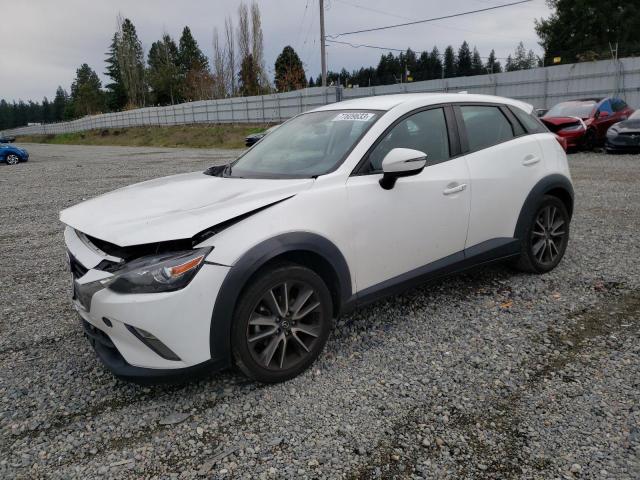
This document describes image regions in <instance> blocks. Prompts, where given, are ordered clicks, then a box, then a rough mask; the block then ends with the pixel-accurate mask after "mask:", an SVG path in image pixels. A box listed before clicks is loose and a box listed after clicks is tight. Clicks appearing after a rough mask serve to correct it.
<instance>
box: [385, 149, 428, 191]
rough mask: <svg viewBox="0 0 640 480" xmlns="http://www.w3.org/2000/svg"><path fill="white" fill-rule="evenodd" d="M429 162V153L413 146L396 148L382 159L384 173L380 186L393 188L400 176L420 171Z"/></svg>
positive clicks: (386, 188)
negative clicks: (412, 147)
mask: <svg viewBox="0 0 640 480" xmlns="http://www.w3.org/2000/svg"><path fill="white" fill-rule="evenodd" d="M426 164H427V154H426V153H424V152H421V151H420V150H412V149H411V148H394V149H393V150H391V151H390V152H389V153H387V155H386V156H385V157H384V159H383V160H382V171H383V172H384V174H383V175H382V178H381V179H380V186H381V187H382V188H384V189H385V190H391V189H392V188H393V187H394V185H395V184H396V180H397V179H398V178H400V177H408V176H411V175H416V174H418V173H420V172H421V171H422V170H423V169H424V167H425V165H426Z"/></svg>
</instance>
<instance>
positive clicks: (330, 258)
mask: <svg viewBox="0 0 640 480" xmlns="http://www.w3.org/2000/svg"><path fill="white" fill-rule="evenodd" d="M281 261H290V262H295V263H298V264H301V265H303V266H306V267H308V268H310V269H312V270H313V271H315V272H316V273H317V274H318V275H320V277H321V278H322V279H323V280H324V281H325V283H326V284H327V287H328V288H329V291H330V292H331V297H332V301H333V309H334V314H335V315H336V316H337V315H338V314H339V313H340V311H341V309H342V306H343V305H344V304H345V303H346V302H347V300H349V298H350V297H351V295H352V288H351V273H350V271H349V267H348V264H347V261H346V259H345V258H344V255H342V252H341V251H340V249H338V247H337V246H336V245H335V244H334V243H333V242H331V241H330V240H328V239H327V238H325V237H323V236H321V235H317V234H314V233H309V232H291V233H286V234H282V235H278V236H276V237H273V238H270V239H268V240H265V241H264V242H261V243H259V244H258V245H256V246H254V247H252V248H251V249H250V250H248V251H247V252H246V253H245V254H244V255H243V256H242V257H240V259H239V260H238V261H237V262H236V263H235V264H234V265H233V267H231V269H230V270H229V273H228V274H227V276H226V277H225V279H224V281H223V282H222V286H221V287H220V291H219V292H218V295H217V297H216V301H215V304H214V307H213V313H212V316H211V327H210V334H209V335H210V341H209V348H210V351H211V358H215V359H216V360H222V359H225V360H226V361H227V362H228V365H229V366H230V365H231V361H232V359H231V323H232V320H233V312H234V310H235V307H236V304H237V302H238V299H239V297H240V295H241V294H242V292H243V289H244V287H245V286H246V285H247V282H249V281H250V280H251V279H252V278H253V277H254V276H255V275H256V274H258V273H259V272H260V271H262V270H264V269H265V268H268V267H269V266H270V265H273V264H275V263H278V262H281Z"/></svg>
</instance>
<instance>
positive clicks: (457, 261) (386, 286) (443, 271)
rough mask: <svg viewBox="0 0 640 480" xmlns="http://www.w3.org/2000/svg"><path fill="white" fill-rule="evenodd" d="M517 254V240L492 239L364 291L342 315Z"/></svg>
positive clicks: (352, 298) (518, 242)
mask: <svg viewBox="0 0 640 480" xmlns="http://www.w3.org/2000/svg"><path fill="white" fill-rule="evenodd" d="M519 254H520V240H518V239H516V238H493V239H491V240H487V241H485V242H482V243H479V244H478V245H474V246H473V247H470V248H467V249H465V250H463V251H461V252H457V253H454V254H452V255H449V256H447V257H444V258H441V259H440V260H436V261H435V262H432V263H429V264H427V265H424V266H422V267H418V268H416V269H414V270H411V271H409V272H406V273H403V274H402V275H398V276H397V277H394V278H391V279H389V280H385V281H384V282H381V283H379V284H377V285H373V286H371V287H368V288H365V289H364V290H362V291H360V292H358V293H356V294H355V295H354V296H352V297H351V299H349V301H348V302H347V303H346V305H345V306H344V309H343V311H349V310H351V309H353V308H356V307H359V306H361V305H364V304H367V303H371V302H374V301H376V300H379V299H381V298H384V297H388V296H391V295H396V294H398V293H400V292H403V291H405V290H407V289H409V288H412V287H416V286H418V285H421V284H423V283H426V282H429V281H431V280H435V279H438V278H441V277H444V276H446V275H451V274H454V273H458V272H461V271H463V270H467V269H469V268H472V267H477V266H479V265H483V264H486V263H490V262H495V261H499V260H505V259H508V258H512V257H516V256H518V255H519Z"/></svg>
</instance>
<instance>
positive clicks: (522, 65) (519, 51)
mask: <svg viewBox="0 0 640 480" xmlns="http://www.w3.org/2000/svg"><path fill="white" fill-rule="evenodd" d="M528 66H529V64H528V62H527V51H526V50H525V48H524V44H523V43H522V42H520V43H518V46H517V47H516V51H515V54H514V55H513V69H514V70H526V69H527V68H528Z"/></svg>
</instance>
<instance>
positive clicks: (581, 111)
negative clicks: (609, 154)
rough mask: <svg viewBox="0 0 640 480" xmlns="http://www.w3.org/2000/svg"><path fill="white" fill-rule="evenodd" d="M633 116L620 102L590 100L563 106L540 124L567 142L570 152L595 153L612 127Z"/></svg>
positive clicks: (616, 100)
mask: <svg viewBox="0 0 640 480" xmlns="http://www.w3.org/2000/svg"><path fill="white" fill-rule="evenodd" d="M633 112H634V110H633V109H632V108H631V107H629V105H627V104H626V103H625V102H624V100H621V99H619V98H614V97H608V98H604V99H593V98H587V99H584V100H571V101H569V102H562V103H559V104H557V105H556V106H555V107H553V108H552V109H551V110H549V111H548V112H547V113H546V114H545V115H544V116H543V117H542V118H540V120H542V122H543V123H544V124H545V125H546V126H547V128H548V129H549V130H551V131H552V132H553V133H555V134H556V135H558V136H560V137H562V138H564V139H565V140H566V142H567V147H568V148H585V149H587V150H592V149H593V147H595V146H596V145H600V144H602V143H604V140H605V137H606V135H607V130H608V129H609V127H610V126H611V125H613V124H614V123H618V122H622V121H624V120H626V119H627V118H628V117H629V116H630V115H631V114H632V113H633Z"/></svg>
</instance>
